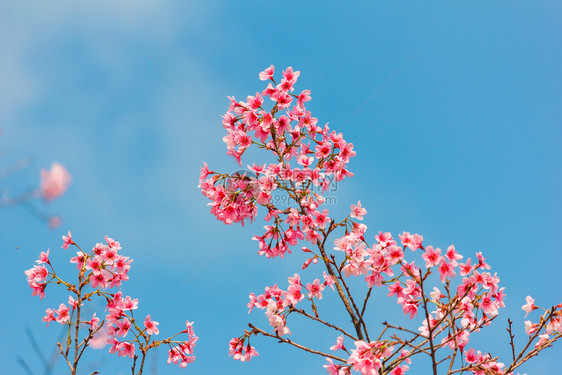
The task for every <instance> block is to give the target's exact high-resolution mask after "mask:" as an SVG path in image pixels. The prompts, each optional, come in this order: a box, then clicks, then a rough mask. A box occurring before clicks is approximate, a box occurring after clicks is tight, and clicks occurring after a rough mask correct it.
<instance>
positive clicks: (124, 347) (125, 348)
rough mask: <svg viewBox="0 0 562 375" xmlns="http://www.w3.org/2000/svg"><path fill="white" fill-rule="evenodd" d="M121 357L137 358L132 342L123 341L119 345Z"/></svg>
mask: <svg viewBox="0 0 562 375" xmlns="http://www.w3.org/2000/svg"><path fill="white" fill-rule="evenodd" d="M118 348H119V354H118V355H119V357H125V356H127V357H129V358H133V357H134V356H135V345H133V344H132V343H130V342H127V341H123V342H120V343H119V344H118Z"/></svg>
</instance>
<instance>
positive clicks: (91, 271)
mask: <svg viewBox="0 0 562 375" xmlns="http://www.w3.org/2000/svg"><path fill="white" fill-rule="evenodd" d="M63 241H64V242H63V245H62V248H63V249H65V250H67V249H68V248H69V246H73V247H76V248H77V250H78V251H77V252H76V256H74V257H71V258H70V263H73V264H76V269H77V277H76V280H75V281H68V280H65V279H64V278H63V276H62V275H61V273H60V272H57V271H55V268H54V265H53V262H52V259H51V258H50V255H49V250H47V252H41V254H39V259H38V260H37V261H36V263H37V265H36V266H34V267H33V268H30V269H29V270H27V271H25V275H26V276H27V282H28V284H29V286H30V287H31V289H32V295H33V296H39V298H41V299H43V297H45V290H46V288H47V286H49V285H59V286H62V287H63V288H64V289H66V290H67V291H68V292H69V293H70V295H69V297H68V302H67V303H61V304H60V305H59V307H58V308H53V309H52V308H47V310H46V311H45V312H46V315H45V316H44V317H43V321H44V322H46V323H47V326H48V325H49V323H50V322H56V323H59V324H61V325H63V326H67V327H68V333H67V335H66V340H65V341H64V342H63V343H60V342H59V343H57V346H58V348H59V350H60V354H61V355H62V356H63V357H64V359H65V361H66V363H67V365H68V368H69V370H70V373H71V374H72V375H75V374H77V369H78V364H79V362H80V359H81V358H82V355H83V354H84V352H85V350H86V349H87V348H88V347H94V348H101V347H104V346H105V345H106V344H110V348H109V352H110V353H117V355H118V356H119V357H129V358H132V359H133V364H132V366H131V369H132V373H133V375H135V374H136V375H141V374H142V373H143V369H144V364H145V359H146V356H147V353H148V351H149V350H151V349H154V348H156V347H159V346H161V345H164V346H167V347H168V349H169V350H168V363H172V362H173V363H174V364H178V365H179V366H180V367H182V368H185V367H186V366H187V364H188V363H191V362H193V361H194V360H195V357H194V356H193V349H194V347H195V343H196V342H197V340H198V337H197V336H195V333H194V331H193V322H189V321H186V328H185V329H184V330H182V331H180V332H178V333H176V334H175V335H173V336H169V337H167V338H165V339H161V340H156V339H155V338H154V337H155V336H157V335H159V333H160V329H159V328H158V325H159V324H160V323H158V322H156V321H153V320H152V318H151V315H146V317H145V318H144V320H143V319H142V318H140V319H139V318H138V317H137V318H135V314H134V311H135V310H137V309H138V305H139V300H138V299H136V298H135V299H133V298H131V297H130V296H126V295H124V294H123V292H122V291H121V286H122V285H123V283H124V282H125V281H127V280H129V276H128V273H129V270H130V268H131V263H132V262H133V260H132V259H131V258H129V257H127V256H123V255H121V254H119V250H121V244H120V243H119V242H117V241H115V240H113V239H111V238H109V237H107V236H105V244H102V243H97V244H96V245H95V246H94V247H93V248H92V250H90V251H84V250H82V248H80V247H79V246H78V245H77V244H76V243H75V242H74V240H73V239H72V235H71V233H70V231H69V232H68V235H66V236H63ZM74 282H76V283H74ZM117 288H119V289H118V290H115V289H117ZM92 298H98V299H101V300H102V301H103V302H104V303H105V310H106V311H107V314H106V315H105V317H98V316H97V315H96V314H97V313H96V312H94V313H93V315H92V316H88V317H85V316H84V312H83V311H84V309H83V306H84V304H90V305H92V306H90V307H93V304H92V303H91V302H92ZM181 334H187V339H185V340H179V338H177V336H179V335H181ZM139 358H140V359H139ZM137 359H139V363H138V364H137ZM97 373H98V372H97V371H96V372H94V374H97Z"/></svg>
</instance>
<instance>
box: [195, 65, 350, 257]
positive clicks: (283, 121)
mask: <svg viewBox="0 0 562 375" xmlns="http://www.w3.org/2000/svg"><path fill="white" fill-rule="evenodd" d="M273 74H274V68H273V66H271V67H270V68H268V69H267V70H266V71H265V72H262V73H261V74H260V79H262V80H269V81H270V82H269V84H268V86H267V88H266V89H265V90H264V91H263V92H262V93H261V94H260V93H256V95H255V96H248V97H247V99H246V102H242V101H236V100H235V99H234V98H230V101H231V103H230V107H229V110H228V112H227V113H226V114H225V115H224V116H223V126H224V127H225V129H226V130H227V132H228V134H227V135H226V136H225V137H224V141H225V143H226V144H227V149H228V154H230V155H232V156H234V157H235V158H236V160H237V161H238V163H241V159H240V157H241V156H242V154H243V153H244V151H245V150H246V149H247V148H248V147H249V146H250V145H252V144H256V145H257V146H258V147H260V148H263V149H266V150H270V151H272V152H273V153H274V155H275V156H276V158H277V162H275V163H270V164H268V165H266V164H264V165H256V164H253V165H252V166H248V169H249V171H251V172H253V173H254V174H255V177H251V176H248V175H247V174H240V173H238V174H235V175H225V174H219V173H216V172H213V171H210V170H209V169H208V166H207V165H206V164H205V166H204V167H203V168H202V170H201V176H200V185H199V186H200V188H201V189H202V192H203V195H205V196H206V197H208V198H209V199H210V200H211V201H212V202H211V203H209V204H210V205H211V212H212V213H213V214H214V215H215V216H216V217H217V219H219V220H221V221H223V222H224V223H225V224H232V223H236V222H241V223H242V224H243V223H244V220H245V219H247V218H250V220H251V221H253V219H254V218H255V216H256V215H257V207H256V205H261V206H264V207H266V208H267V209H268V214H267V217H266V220H267V221H270V220H271V219H273V221H274V222H273V224H272V225H267V226H266V227H265V229H266V231H265V233H264V234H263V235H262V236H256V237H254V239H255V240H257V241H259V247H260V251H259V253H260V255H266V256H267V257H276V256H281V257H283V256H284V255H285V253H286V252H290V249H289V246H292V245H295V244H296V243H297V242H298V241H299V240H303V239H306V240H307V241H310V242H311V243H312V244H315V243H316V242H317V241H318V240H319V238H320V237H321V234H320V233H319V231H318V230H319V229H322V228H325V227H326V225H327V223H329V222H330V218H329V217H328V211H327V210H322V209H321V208H320V206H321V205H322V204H323V203H324V198H323V197H322V195H321V194H318V193H315V192H314V191H313V187H317V188H320V189H322V191H325V190H326V189H328V187H329V185H330V183H331V182H333V181H341V180H343V179H344V178H345V177H347V176H352V175H353V174H352V173H351V172H349V171H348V169H347V164H348V163H349V161H350V159H351V158H352V157H353V156H355V151H353V144H351V143H347V142H346V141H345V140H344V139H343V136H342V134H341V133H340V134H337V133H336V132H335V131H330V129H329V128H328V126H327V125H325V126H324V127H323V128H322V127H320V126H318V125H317V123H318V119H316V118H314V117H312V115H311V113H310V111H308V110H307V109H306V107H305V103H306V102H307V101H309V100H310V90H304V91H303V92H301V93H300V94H299V95H294V94H292V92H293V90H294V85H295V83H296V82H297V78H298V76H299V74H300V72H295V71H293V69H292V68H291V67H289V68H287V69H286V70H284V71H283V78H282V79H281V82H280V83H279V84H277V83H276V82H275V80H274V78H273ZM265 97H269V98H270V99H271V101H272V103H273V106H272V108H271V109H270V110H269V111H266V110H265V109H264V108H263V106H264V98H265ZM292 104H293V106H291V105H292ZM252 136H253V137H254V138H252ZM293 159H295V160H296V164H298V167H294V166H291V164H290V163H289V162H290V161H291V160H293ZM276 189H277V190H282V191H284V192H286V193H287V194H288V195H289V197H290V198H291V200H292V201H294V202H297V203H298V204H299V206H301V207H303V208H304V212H299V210H296V209H294V208H293V209H290V208H289V207H283V208H278V207H275V204H274V202H273V201H272V199H271V198H272V193H273V191H274V190H276ZM282 214H285V215H286V216H287V217H286V218H285V219H283V218H282V217H281V216H282ZM283 225H286V227H283Z"/></svg>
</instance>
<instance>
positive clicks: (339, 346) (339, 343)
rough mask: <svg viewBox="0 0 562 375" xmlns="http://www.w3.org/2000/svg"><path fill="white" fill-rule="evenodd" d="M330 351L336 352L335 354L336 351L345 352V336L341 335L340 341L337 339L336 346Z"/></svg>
mask: <svg viewBox="0 0 562 375" xmlns="http://www.w3.org/2000/svg"><path fill="white" fill-rule="evenodd" d="M330 350H332V351H334V352H335V351H336V350H345V346H344V345H343V335H341V336H339V337H338V339H337V341H336V344H335V345H332V346H331V347H330Z"/></svg>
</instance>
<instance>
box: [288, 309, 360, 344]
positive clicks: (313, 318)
mask: <svg viewBox="0 0 562 375" xmlns="http://www.w3.org/2000/svg"><path fill="white" fill-rule="evenodd" d="M292 311H294V312H296V313H298V314H301V315H303V316H306V317H307V318H310V319H312V320H315V321H317V322H319V323H322V324H324V325H325V326H327V327H330V328H333V329H335V330H338V331H340V332H341V333H343V334H344V335H346V336H347V337H349V338H350V339H352V340H354V341H357V338H356V337H355V336H353V335H351V334H349V333H348V332H346V331H345V330H344V329H342V328H340V327H338V326H336V325H333V324H331V323H328V322H326V321H324V320H322V319H320V318H317V317H315V316H313V315H310V314H308V313H307V312H306V311H304V310H303V309H295V308H294V307H291V308H290V310H289V312H292Z"/></svg>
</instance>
